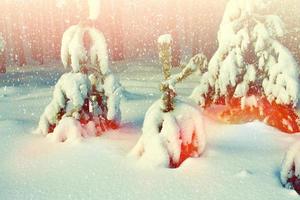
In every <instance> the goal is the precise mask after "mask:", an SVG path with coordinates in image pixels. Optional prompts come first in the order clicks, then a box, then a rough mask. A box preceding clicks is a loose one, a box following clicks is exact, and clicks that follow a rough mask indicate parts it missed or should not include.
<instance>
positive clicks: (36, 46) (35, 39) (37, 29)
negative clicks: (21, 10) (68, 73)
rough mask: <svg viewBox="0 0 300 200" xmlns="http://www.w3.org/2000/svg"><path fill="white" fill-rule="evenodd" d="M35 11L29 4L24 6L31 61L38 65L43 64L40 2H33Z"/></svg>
mask: <svg viewBox="0 0 300 200" xmlns="http://www.w3.org/2000/svg"><path fill="white" fill-rule="evenodd" d="M34 4H35V7H36V8H37V9H32V7H31V5H30V4H25V5H24V6H26V13H28V14H27V21H28V22H27V23H28V38H29V46H30V50H31V56H32V59H33V60H35V61H37V62H38V63H39V64H43V63H44V52H43V42H42V40H43V39H42V23H43V22H42V15H43V14H44V13H43V12H41V11H42V1H34Z"/></svg>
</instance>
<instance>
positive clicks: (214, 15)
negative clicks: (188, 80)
mask: <svg viewBox="0 0 300 200" xmlns="http://www.w3.org/2000/svg"><path fill="white" fill-rule="evenodd" d="M224 7H225V1H224V2H223V1H220V2H215V1H212V2H211V3H209V4H208V3H207V1H205V0H193V6H192V8H193V11H192V13H194V17H193V22H192V23H193V24H194V27H193V28H194V29H195V30H194V31H193V42H192V51H193V55H196V54H197V53H199V52H202V53H204V54H205V55H206V56H207V57H208V58H209V59H210V58H211V57H212V56H213V54H214V52H215V51H216V49H217V33H218V29H219V26H220V23H221V20H222V16H223V10H224Z"/></svg>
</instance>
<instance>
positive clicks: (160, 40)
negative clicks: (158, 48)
mask: <svg viewBox="0 0 300 200" xmlns="http://www.w3.org/2000/svg"><path fill="white" fill-rule="evenodd" d="M172 41H173V39H172V36H171V35H170V34H164V35H161V36H159V38H158V43H159V44H165V43H167V44H170V43H172Z"/></svg>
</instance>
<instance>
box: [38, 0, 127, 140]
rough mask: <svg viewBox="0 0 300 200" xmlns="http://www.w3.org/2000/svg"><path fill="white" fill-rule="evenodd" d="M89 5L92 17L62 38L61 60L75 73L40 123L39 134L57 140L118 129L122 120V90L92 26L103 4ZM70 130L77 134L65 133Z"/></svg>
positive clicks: (63, 81)
mask: <svg viewBox="0 0 300 200" xmlns="http://www.w3.org/2000/svg"><path fill="white" fill-rule="evenodd" d="M84 2H86V1H84ZM81 3H82V2H81ZM86 3H89V6H87V7H88V8H90V16H89V17H87V16H86V18H85V19H81V21H80V23H79V24H78V25H74V26H71V27H70V28H69V29H67V30H66V31H65V33H64V35H63V38H62V45H61V60H62V63H63V65H64V67H65V68H68V67H70V68H71V69H72V71H71V72H69V73H66V74H64V75H63V76H62V77H61V78H60V79H59V80H58V83H57V84H56V86H55V89H54V93H53V99H52V101H51V103H50V104H49V105H48V106H47V107H46V109H45V111H44V113H43V115H42V116H41V118H40V122H39V127H38V132H40V133H42V134H44V135H47V134H49V133H52V134H51V137H52V138H53V139H54V140H55V141H65V140H67V139H70V140H76V139H80V138H81V137H82V136H83V137H85V136H87V135H99V134H101V133H102V132H103V131H106V130H107V129H109V128H113V129H115V128H117V127H118V126H119V124H120V120H121V111H120V98H121V93H122V87H121V85H120V83H119V81H118V79H117V78H116V77H115V76H114V75H113V73H112V72H111V70H110V68H109V67H108V52H107V44H106V41H105V37H104V35H103V34H102V33H101V32H100V31H98V30H97V29H96V28H94V27H92V26H91V25H90V24H91V20H95V19H97V17H98V15H99V11H98V9H100V1H99V0H89V1H88V2H86ZM76 127H77V128H76ZM69 129H70V130H72V131H73V132H74V134H70V135H69V134H68V133H66V132H68V131H66V130H69ZM75 130H77V131H75ZM75 133H76V134H75Z"/></svg>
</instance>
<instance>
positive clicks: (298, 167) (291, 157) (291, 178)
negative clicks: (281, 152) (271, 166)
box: [280, 142, 300, 194]
mask: <svg viewBox="0 0 300 200" xmlns="http://www.w3.org/2000/svg"><path fill="white" fill-rule="evenodd" d="M280 181H281V183H282V185H283V186H284V187H286V188H288V189H295V190H296V191H297V192H298V193H299V194H300V143H299V142H298V143H296V144H294V145H293V146H292V147H291V148H290V149H289V150H288V151H287V153H286V154H285V157H284V159H283V161H282V166H281V171H280Z"/></svg>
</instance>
